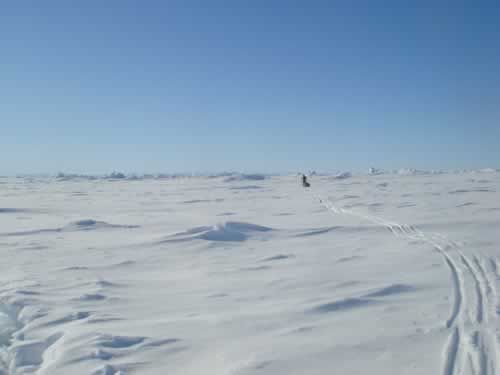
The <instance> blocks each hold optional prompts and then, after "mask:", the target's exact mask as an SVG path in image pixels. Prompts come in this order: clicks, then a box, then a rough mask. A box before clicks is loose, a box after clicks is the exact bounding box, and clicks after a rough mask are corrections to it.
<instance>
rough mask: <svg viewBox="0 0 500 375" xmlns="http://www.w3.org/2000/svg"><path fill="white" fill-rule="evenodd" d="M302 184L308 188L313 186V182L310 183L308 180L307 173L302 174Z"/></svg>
mask: <svg viewBox="0 0 500 375" xmlns="http://www.w3.org/2000/svg"><path fill="white" fill-rule="evenodd" d="M302 186H303V187H306V188H308V187H310V186H311V184H309V182H307V177H306V175H305V174H303V175H302Z"/></svg>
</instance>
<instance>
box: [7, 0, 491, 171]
mask: <svg viewBox="0 0 500 375" xmlns="http://www.w3.org/2000/svg"><path fill="white" fill-rule="evenodd" d="M410 3H411V4H413V5H408V4H410ZM465 4H467V5H465ZM499 20H500V5H498V2H495V1H481V0H478V1H443V2H440V1H427V0H419V1H400V0H387V1H352V0H349V1H334V0H330V1H305V0H303V1H293V0H289V1H273V0H265V1H261V0H252V1H243V0H232V1H229V0H227V1H218V0H210V1H208V0H200V1H190V0H180V1H169V0H162V1H159V0H158V1H157V0H154V1H147V0H144V1H139V0H136V1H130V0H106V1H103V0H85V1H67V0H61V1H51V0H47V1H38V0H36V1H28V0H20V1H6V2H4V3H2V7H1V11H0V160H1V163H0V174H14V173H56V172H58V171H65V172H78V173H106V172H110V171H112V170H120V171H125V172H139V173H140V172H213V171H223V170H238V171H262V172H285V171H301V170H310V169H316V170H360V169H361V170H365V169H367V168H368V167H369V166H374V167H378V168H402V167H415V168H476V167H495V168H500V26H499Z"/></svg>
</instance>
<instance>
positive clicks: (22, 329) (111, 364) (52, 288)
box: [0, 170, 500, 375]
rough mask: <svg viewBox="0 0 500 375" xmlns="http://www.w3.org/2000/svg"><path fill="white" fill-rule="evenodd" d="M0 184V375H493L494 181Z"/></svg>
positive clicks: (244, 178) (499, 193) (425, 177)
mask: <svg viewBox="0 0 500 375" xmlns="http://www.w3.org/2000/svg"><path fill="white" fill-rule="evenodd" d="M402 172H403V173H402V174H398V171H392V172H391V171H380V170H372V171H371V174H370V173H369V172H368V173H367V171H366V170H365V171H364V173H362V174H357V173H352V174H351V175H350V176H349V177H348V178H347V177H346V178H345V179H342V178H341V179H336V178H333V177H334V176H335V175H334V174H325V173H318V174H312V173H311V175H310V176H309V177H308V180H309V181H310V183H311V187H310V188H308V189H304V188H303V187H302V184H301V180H300V175H297V174H293V175H291V174H289V175H284V176H273V177H271V176H267V175H260V174H258V175H242V174H236V173H222V174H216V175H210V176H209V175H207V176H194V175H189V176H188V175H184V176H181V175H175V176H174V175H164V176H160V175H136V176H134V175H123V176H121V175H119V172H117V173H116V174H115V175H114V176H113V175H103V176H95V178H94V177H85V176H69V175H68V176H67V175H60V176H59V177H58V178H54V177H51V178H45V177H36V178H32V177H29V176H22V177H20V178H4V179H2V185H1V186H2V188H1V189H0V375H67V374H75V375H79V374H82V375H83V374H85V375H110V374H112V375H118V374H120V375H124V374H141V375H157V374H183V375H198V374H205V375H219V374H227V375H236V374H242V375H243V374H245V375H246V374H248V375H250V374H256V375H257V374H258V375H271V374H272V375H284V374H287V375H302V374H318V375H319V374H329V373H336V374H337V373H338V374H374V375H381V374H405V375H407V374H408V375H422V374H441V375H491V374H498V373H499V370H498V365H499V362H498V361H499V360H498V353H499V345H498V341H499V339H498V332H500V324H499V322H498V315H499V311H500V301H499V299H498V295H499V294H498V287H499V285H500V284H499V280H500V271H499V270H500V256H499V253H498V252H499V249H500V231H498V228H499V225H500V203H499V202H500V189H499V188H500V174H499V173H498V172H497V171H494V170H489V171H479V170H478V171H456V172H447V173H440V174H437V172H436V174H434V173H432V171H416V170H406V171H402Z"/></svg>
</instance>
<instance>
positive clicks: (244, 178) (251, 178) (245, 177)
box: [224, 174, 267, 182]
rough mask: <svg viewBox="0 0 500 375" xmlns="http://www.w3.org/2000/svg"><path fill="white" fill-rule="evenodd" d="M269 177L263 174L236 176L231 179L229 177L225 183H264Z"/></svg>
mask: <svg viewBox="0 0 500 375" xmlns="http://www.w3.org/2000/svg"><path fill="white" fill-rule="evenodd" d="M266 178H267V177H266V176H265V175H263V174H235V175H232V176H230V177H227V178H226V179H225V180H224V181H225V182H232V181H262V180H265V179H266Z"/></svg>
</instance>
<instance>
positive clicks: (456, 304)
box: [318, 197, 499, 375]
mask: <svg viewBox="0 0 500 375" xmlns="http://www.w3.org/2000/svg"><path fill="white" fill-rule="evenodd" d="M318 199H319V201H320V203H321V204H322V205H323V206H324V207H325V208H326V209H328V210H329V211H330V212H333V213H336V214H345V215H350V216H354V217H357V218H361V219H364V220H367V221H370V222H372V223H374V224H377V225H380V226H383V227H385V228H387V229H388V230H389V231H390V232H391V233H392V234H393V235H395V236H398V237H404V238H408V239H411V240H420V241H423V242H426V243H428V244H429V245H431V246H432V247H433V248H434V249H435V250H436V251H437V252H439V253H440V254H441V256H442V257H443V260H444V262H445V264H446V265H447V267H448V268H449V270H450V274H451V281H452V289H453V293H452V298H451V299H452V303H451V312H450V315H449V317H448V319H447V320H446V322H445V323H444V326H445V327H446V329H448V330H450V334H449V338H448V340H447V342H446V343H445V346H444V349H443V362H442V374H443V375H495V374H496V373H497V371H496V366H497V363H496V356H497V340H496V337H495V334H494V329H492V328H490V327H488V322H489V321H494V320H495V319H496V311H497V308H498V306H497V304H498V301H497V292H496V288H495V284H494V282H493V281H492V280H496V279H498V278H499V270H498V268H499V267H498V264H497V261H496V259H492V258H490V259H487V260H485V259H483V258H482V257H481V256H480V255H479V254H475V255H474V256H473V258H472V260H471V259H469V258H468V257H467V256H466V255H465V254H464V253H463V252H462V248H463V247H464V245H463V244H461V243H458V242H455V241H452V240H449V239H447V238H446V237H445V236H443V235H442V234H439V233H424V232H422V231H421V230H419V229H418V228H416V227H414V226H412V225H407V224H398V223H394V222H390V221H387V220H385V219H383V218H381V217H377V216H372V215H366V214H363V213H358V212H356V211H352V210H350V209H345V208H341V207H336V206H335V205H334V204H333V203H332V202H331V201H330V200H329V199H324V198H321V197H318ZM486 261H487V262H488V264H489V268H488V267H486V266H485V262H486Z"/></svg>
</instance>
